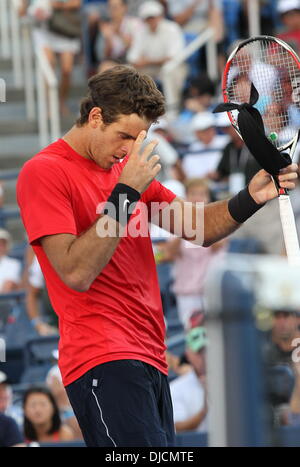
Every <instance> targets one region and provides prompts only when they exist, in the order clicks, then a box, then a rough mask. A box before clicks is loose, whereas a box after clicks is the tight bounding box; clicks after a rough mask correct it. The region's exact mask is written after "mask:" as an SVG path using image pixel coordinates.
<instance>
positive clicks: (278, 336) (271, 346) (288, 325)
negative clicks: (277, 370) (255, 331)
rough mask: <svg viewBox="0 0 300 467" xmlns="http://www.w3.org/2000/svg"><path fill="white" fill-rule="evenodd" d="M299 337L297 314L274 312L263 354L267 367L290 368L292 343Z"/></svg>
mask: <svg viewBox="0 0 300 467" xmlns="http://www.w3.org/2000/svg"><path fill="white" fill-rule="evenodd" d="M297 337H300V334H299V330H298V321H297V314H296V313H295V312H294V311H290V310H284V309H283V310H275V311H274V315H273V325H272V330H271V332H270V333H269V334H268V337H267V341H266V344H265V348H264V352H265V358H266V362H267V363H268V365H280V364H287V365H290V366H292V365H293V361H292V352H293V350H294V347H293V345H292V342H293V340H294V339H295V338H297Z"/></svg>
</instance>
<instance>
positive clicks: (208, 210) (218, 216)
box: [151, 164, 298, 246]
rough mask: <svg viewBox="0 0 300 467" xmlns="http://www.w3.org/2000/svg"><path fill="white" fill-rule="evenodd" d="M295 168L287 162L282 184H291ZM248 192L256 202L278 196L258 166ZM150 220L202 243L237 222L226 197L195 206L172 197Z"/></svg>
mask: <svg viewBox="0 0 300 467" xmlns="http://www.w3.org/2000/svg"><path fill="white" fill-rule="evenodd" d="M297 170H298V166H297V164H291V165H290V166H288V167H287V168H285V169H283V170H282V171H281V173H280V175H279V181H280V186H281V187H282V188H287V189H289V190H293V189H294V188H295V179H296V178H297ZM249 193H250V195H251V197H252V198H253V200H254V201H255V202H256V203H257V204H264V203H266V202H267V201H269V200H271V199H273V198H276V197H277V196H278V195H277V189H276V187H275V185H274V183H273V181H272V179H271V176H270V175H269V174H268V173H267V172H266V171H265V170H260V171H259V172H258V173H257V174H256V175H255V176H254V177H253V179H252V180H251V182H250V184H249ZM151 220H152V221H153V222H154V223H158V225H159V226H160V227H162V228H163V229H165V230H167V231H169V232H171V233H173V234H175V235H177V236H178V237H180V238H184V239H185V240H189V241H191V242H192V243H195V244H197V245H202V246H210V245H212V244H213V243H215V242H217V241H219V240H222V239H223V238H225V237H227V236H228V235H230V234H231V233H233V232H234V231H235V230H237V229H238V228H239V227H240V226H241V224H239V223H238V222H236V221H235V220H234V219H233V218H232V217H231V215H230V213H229V210H228V200H225V201H217V202H216V203H211V204H208V205H206V206H203V205H200V206H196V205H194V204H192V203H187V202H186V201H184V200H182V199H180V198H177V197H176V198H175V200H174V201H173V202H172V203H171V204H170V205H169V206H167V207H165V209H163V210H162V211H161V212H160V213H159V218H158V219H157V218H155V217H154V218H152V219H151Z"/></svg>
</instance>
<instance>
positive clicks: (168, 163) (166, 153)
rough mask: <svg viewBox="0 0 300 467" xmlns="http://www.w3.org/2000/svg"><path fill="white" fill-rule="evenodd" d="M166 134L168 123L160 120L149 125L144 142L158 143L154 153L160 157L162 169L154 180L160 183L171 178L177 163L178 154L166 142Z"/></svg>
mask: <svg viewBox="0 0 300 467" xmlns="http://www.w3.org/2000/svg"><path fill="white" fill-rule="evenodd" d="M167 134H168V122H167V121H166V120H165V119H163V118H161V119H160V120H159V121H158V122H157V123H154V124H153V125H151V127H150V128H149V131H148V135H147V139H146V141H145V144H147V143H149V142H150V141H151V140H156V141H157V143H158V144H157V146H156V148H155V152H156V154H158V155H159V157H160V161H159V163H160V164H161V166H162V168H161V171H160V172H159V174H158V176H157V177H156V179H157V180H159V181H160V182H164V181H166V180H169V179H171V178H173V176H172V173H173V172H172V169H173V168H174V166H175V165H176V164H177V162H178V154H177V152H176V150H175V149H174V147H173V146H172V145H171V144H170V143H169V142H168V140H167Z"/></svg>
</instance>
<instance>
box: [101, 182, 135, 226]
mask: <svg viewBox="0 0 300 467" xmlns="http://www.w3.org/2000/svg"><path fill="white" fill-rule="evenodd" d="M140 197H141V194H140V192H139V191H137V190H135V189H134V188H132V187H131V186H128V185H125V184H124V183H117V185H116V186H115V188H114V189H113V191H112V192H111V194H110V196H109V198H108V200H107V203H106V205H105V207H104V210H103V214H107V215H108V216H109V217H112V218H113V219H115V220H116V221H117V222H119V223H120V224H121V225H123V226H124V227H125V225H126V224H128V221H129V219H130V216H131V214H132V213H133V211H134V208H135V205H136V203H137V202H138V201H139V199H140Z"/></svg>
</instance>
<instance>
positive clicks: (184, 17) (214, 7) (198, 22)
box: [168, 0, 224, 42]
mask: <svg viewBox="0 0 300 467" xmlns="http://www.w3.org/2000/svg"><path fill="white" fill-rule="evenodd" d="M168 11H169V14H170V16H171V18H172V19H173V20H174V21H176V22H177V23H178V24H179V25H180V26H181V27H182V28H183V30H184V32H189V33H193V34H195V35H197V34H200V32H201V31H202V29H203V28H204V27H205V26H208V25H209V26H211V27H212V28H213V29H214V31H215V38H216V40H217V42H219V41H221V40H222V39H223V33H224V24H223V15H222V1H221V0H168Z"/></svg>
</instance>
